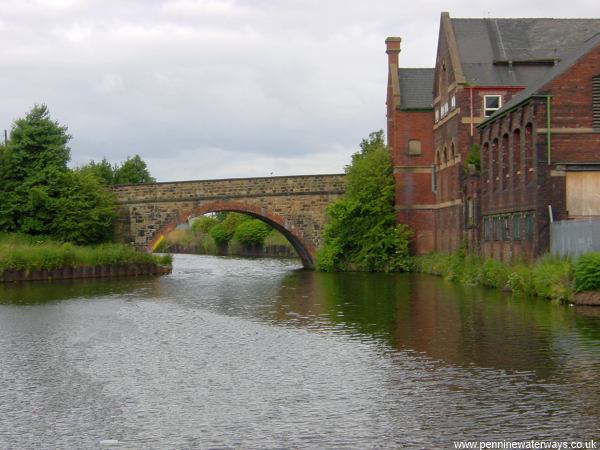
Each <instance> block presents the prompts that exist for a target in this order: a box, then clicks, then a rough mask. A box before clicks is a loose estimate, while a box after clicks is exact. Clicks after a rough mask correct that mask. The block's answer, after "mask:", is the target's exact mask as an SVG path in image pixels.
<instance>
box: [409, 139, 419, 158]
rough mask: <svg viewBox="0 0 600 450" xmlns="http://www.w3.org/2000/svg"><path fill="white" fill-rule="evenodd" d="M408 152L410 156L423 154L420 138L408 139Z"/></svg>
mask: <svg viewBox="0 0 600 450" xmlns="http://www.w3.org/2000/svg"><path fill="white" fill-rule="evenodd" d="M408 154H409V155H410V156H418V155H420V154H421V141H419V140H418V139H411V140H410V141H408Z"/></svg>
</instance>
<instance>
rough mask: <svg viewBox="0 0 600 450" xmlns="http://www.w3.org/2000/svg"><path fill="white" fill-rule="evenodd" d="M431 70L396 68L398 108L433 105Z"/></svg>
mask: <svg viewBox="0 0 600 450" xmlns="http://www.w3.org/2000/svg"><path fill="white" fill-rule="evenodd" d="M433 71H434V69H433V68H431V69H429V68H427V69H422V68H401V69H398V80H399V81H400V109H430V108H432V107H433V106H432V104H433V91H432V86H433Z"/></svg>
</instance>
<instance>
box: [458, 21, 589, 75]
mask: <svg viewBox="0 0 600 450" xmlns="http://www.w3.org/2000/svg"><path fill="white" fill-rule="evenodd" d="M451 23H452V28H453V31H454V36H455V39H456V46H457V48H458V53H459V59H460V65H461V68H462V71H463V74H464V76H465V78H466V82H467V83H468V84H470V85H478V86H529V85H530V84H531V83H533V82H534V81H535V80H537V79H538V78H540V77H541V76H542V75H544V74H545V73H546V72H548V71H549V70H550V69H552V67H553V66H554V63H555V61H560V60H562V59H564V58H565V57H566V56H567V55H568V54H570V53H572V52H573V51H576V50H577V49H578V48H579V47H581V45H582V43H583V42H585V41H586V40H587V39H589V38H590V37H591V36H593V35H594V34H596V33H598V32H599V31H600V19H492V18H490V19H451Z"/></svg>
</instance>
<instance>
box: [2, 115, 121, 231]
mask: <svg viewBox="0 0 600 450" xmlns="http://www.w3.org/2000/svg"><path fill="white" fill-rule="evenodd" d="M70 138H71V136H69V134H68V133H67V127H65V126H61V125H60V124H59V123H58V122H55V121H53V120H51V119H50V113H49V111H48V108H47V107H46V106H45V105H35V106H34V107H33V108H32V109H31V111H30V112H29V113H27V115H26V116H25V117H24V118H21V119H18V120H16V121H15V123H14V125H13V127H12V129H11V133H10V140H9V141H8V143H7V145H6V146H5V147H4V148H3V149H2V151H1V154H0V198H1V199H2V201H1V202H0V231H12V232H21V233H27V234H30V235H51V236H53V237H55V238H58V239H61V240H71V241H75V242H78V243H88V242H99V241H101V240H103V239H106V238H107V237H108V236H109V234H110V232H111V229H112V219H113V218H114V216H115V210H116V208H115V204H114V201H113V200H112V198H111V197H110V195H109V194H108V193H107V192H106V191H105V190H104V188H103V187H102V186H101V185H100V184H99V182H98V181H97V180H96V179H95V178H93V177H91V176H89V175H85V174H81V173H78V172H73V171H71V170H70V169H69V168H68V167H67V163H68V161H69V158H70V149H69V147H68V146H67V143H68V142H69V139H70Z"/></svg>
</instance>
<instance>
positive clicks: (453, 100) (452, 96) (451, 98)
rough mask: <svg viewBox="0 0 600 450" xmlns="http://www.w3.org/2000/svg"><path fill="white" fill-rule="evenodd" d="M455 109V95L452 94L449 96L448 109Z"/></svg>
mask: <svg viewBox="0 0 600 450" xmlns="http://www.w3.org/2000/svg"><path fill="white" fill-rule="evenodd" d="M454 108H456V95H454V94H452V95H451V96H450V109H454Z"/></svg>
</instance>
